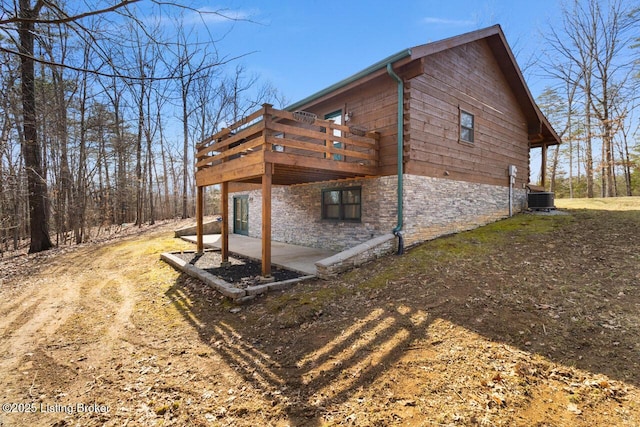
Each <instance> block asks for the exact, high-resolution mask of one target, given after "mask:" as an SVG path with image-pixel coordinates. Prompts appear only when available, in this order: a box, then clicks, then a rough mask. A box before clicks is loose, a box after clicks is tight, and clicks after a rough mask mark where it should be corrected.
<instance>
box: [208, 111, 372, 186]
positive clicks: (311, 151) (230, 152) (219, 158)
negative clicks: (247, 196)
mask: <svg viewBox="0 0 640 427" xmlns="http://www.w3.org/2000/svg"><path fill="white" fill-rule="evenodd" d="M196 148H197V154H196V185H197V186H198V187H204V186H209V185H214V184H220V183H223V182H253V183H260V182H261V177H262V176H263V175H264V174H265V173H266V172H267V169H268V168H269V169H271V170H270V173H271V176H272V183H273V184H274V185H292V184H303V183H308V182H316V181H327V180H333V179H345V178H354V177H362V176H375V175H377V174H378V158H379V137H378V134H377V133H376V132H367V131H366V130H364V129H357V128H354V127H350V126H345V125H337V124H335V123H334V122H333V121H330V120H320V119H317V118H315V117H314V116H313V115H310V114H308V113H305V112H293V113H292V112H289V111H283V110H277V109H274V108H273V107H272V106H271V105H268V104H265V105H264V106H263V107H262V108H261V109H260V110H258V111H256V112H255V113H253V114H251V115H249V116H248V117H246V118H244V119H243V120H241V121H239V122H237V123H234V124H233V125H231V126H229V127H228V128H225V129H223V130H221V131H220V132H218V133H216V134H215V135H212V136H211V137H209V138H207V139H205V140H204V141H202V142H200V143H199V144H198V145H197V147H196Z"/></svg>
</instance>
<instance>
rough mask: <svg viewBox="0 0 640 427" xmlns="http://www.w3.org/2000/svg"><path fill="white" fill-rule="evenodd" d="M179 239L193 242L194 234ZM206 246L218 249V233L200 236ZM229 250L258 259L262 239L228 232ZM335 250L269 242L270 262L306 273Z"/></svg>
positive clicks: (260, 253)
mask: <svg viewBox="0 0 640 427" xmlns="http://www.w3.org/2000/svg"><path fill="white" fill-rule="evenodd" d="M181 239H183V240H186V241H188V242H192V243H195V242H196V236H181ZM202 240H203V243H204V246H205V247H206V248H214V249H220V240H221V235H220V234H205V235H203V236H202ZM229 252H233V253H236V254H238V255H242V256H245V257H247V258H252V259H255V260H260V259H261V258H262V241H261V240H260V239H256V238H253V237H247V236H243V235H240V234H229ZM335 254H336V252H333V251H329V250H326V249H318V248H308V247H306V246H298V245H292V244H288V243H281V242H273V241H272V242H271V263H272V264H273V265H275V266H278V267H283V268H286V269H289V270H294V271H298V272H300V273H303V274H306V275H313V276H315V275H316V265H315V264H316V262H318V261H320V260H323V259H325V258H328V257H330V256H333V255H335Z"/></svg>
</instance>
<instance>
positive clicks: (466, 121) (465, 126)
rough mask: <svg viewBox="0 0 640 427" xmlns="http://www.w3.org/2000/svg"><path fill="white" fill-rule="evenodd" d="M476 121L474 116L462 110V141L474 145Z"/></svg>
mask: <svg viewBox="0 0 640 427" xmlns="http://www.w3.org/2000/svg"><path fill="white" fill-rule="evenodd" d="M474 121H475V120H474V118H473V114H471V113H467V112H466V111H464V110H460V141H463V142H470V143H472V144H473V140H474V135H473V128H474V126H473V125H474Z"/></svg>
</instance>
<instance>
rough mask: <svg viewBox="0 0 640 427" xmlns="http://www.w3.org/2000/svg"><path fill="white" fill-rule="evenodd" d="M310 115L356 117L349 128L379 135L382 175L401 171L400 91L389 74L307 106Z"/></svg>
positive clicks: (304, 107) (305, 109) (379, 173)
mask: <svg viewBox="0 0 640 427" xmlns="http://www.w3.org/2000/svg"><path fill="white" fill-rule="evenodd" d="M302 109H303V110H304V111H308V112H311V113H314V114H316V115H318V117H324V115H325V114H328V113H331V112H333V111H337V110H342V114H343V116H344V114H345V111H346V112H349V114H350V116H351V117H352V119H351V121H349V123H348V125H350V126H353V125H358V126H362V127H363V128H365V129H367V130H370V131H376V132H378V134H379V135H380V139H379V142H380V145H379V150H380V151H379V171H378V175H392V174H394V173H395V171H396V168H397V162H396V151H397V146H396V143H397V138H396V135H397V123H396V122H397V115H398V110H397V87H396V83H395V82H394V81H393V80H392V79H391V77H389V76H388V75H387V74H383V75H381V76H379V77H376V78H374V79H371V80H370V81H367V82H366V83H364V84H363V85H362V86H359V87H357V88H356V89H353V90H348V91H345V92H342V93H340V94H339V95H338V96H336V97H334V98H330V99H328V100H325V101H323V102H320V103H318V104H314V105H309V106H303V107H302Z"/></svg>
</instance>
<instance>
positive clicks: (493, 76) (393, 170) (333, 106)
mask: <svg viewBox="0 0 640 427" xmlns="http://www.w3.org/2000/svg"><path fill="white" fill-rule="evenodd" d="M559 143H560V139H559V137H558V135H557V134H556V133H555V131H554V130H553V128H552V127H551V125H550V124H549V122H548V121H547V119H546V118H545V117H544V115H543V114H542V113H541V111H540V110H539V108H538V107H537V105H536V104H535V102H534V100H533V97H532V96H531V93H530V92H529V89H528V88H527V86H526V83H525V81H524V78H523V76H522V73H521V72H520V69H519V67H518V65H517V64H516V62H515V59H514V56H513V53H512V52H511V50H510V48H509V46H508V44H507V42H506V39H505V36H504V34H503V32H502V30H501V28H500V27H499V26H493V27H489V28H485V29H481V30H478V31H474V32H471V33H467V34H463V35H460V36H456V37H452V38H449V39H446V40H442V41H438V42H434V43H428V44H425V45H421V46H416V47H413V48H411V49H407V50H405V51H402V52H399V53H397V54H395V55H393V56H391V57H388V58H385V59H383V60H382V61H380V62H378V63H376V64H373V65H372V66H370V67H368V68H367V69H365V70H363V71H361V72H360V73H358V74H356V75H354V76H351V77H349V78H347V79H345V80H343V81H341V82H338V83H336V84H334V85H332V86H330V87H328V88H326V89H325V90H323V91H320V92H318V93H316V94H314V95H312V96H310V97H308V98H306V99H303V100H301V101H300V102H297V103H295V104H294V105H291V106H289V107H288V108H287V109H286V110H285V111H281V110H276V109H274V108H272V107H271V106H270V105H265V106H263V108H262V109H261V110H259V111H257V112H256V113H254V114H252V115H251V116H249V117H247V118H245V119H244V120H242V121H241V122H239V123H236V124H234V125H232V126H230V127H229V128H227V129H224V130H223V131H221V132H219V133H218V134H216V135H213V136H211V137H210V138H208V139H207V140H205V141H202V142H201V143H200V144H198V146H197V150H198V153H197V163H196V167H197V172H196V185H197V188H198V193H197V194H198V195H199V199H198V202H197V206H198V208H199V209H198V214H197V216H198V223H199V224H201V221H202V219H201V218H202V200H203V199H202V189H203V188H204V187H206V186H210V185H215V184H220V185H221V188H222V205H223V206H222V216H223V218H225V219H226V221H223V231H222V234H223V238H222V241H223V249H222V252H223V257H225V256H226V254H227V253H228V250H229V248H228V243H225V242H227V241H228V239H226V237H225V236H226V235H227V233H229V232H235V233H241V234H247V235H249V236H252V237H258V238H261V239H262V242H263V274H264V275H266V276H268V275H269V274H270V246H271V240H272V239H273V240H276V241H283V242H289V243H296V244H301V245H306V246H314V247H322V248H329V249H333V250H337V251H340V250H344V249H347V248H350V247H353V246H356V245H358V244H361V243H363V242H366V241H368V240H370V239H373V238H376V237H378V236H381V235H385V234H388V233H391V232H393V233H394V234H395V235H396V236H401V238H399V239H398V244H404V245H412V244H415V243H419V242H422V241H425V240H428V239H430V238H434V237H437V236H440V235H444V234H449V233H454V232H458V231H462V230H466V229H470V228H474V227H477V226H480V225H483V224H487V223H489V222H492V221H495V220H497V219H500V218H504V217H507V216H508V215H509V214H510V213H511V212H514V211H515V212H518V211H521V210H522V209H524V208H525V207H526V192H527V184H528V181H529V152H530V150H531V149H532V148H542V151H543V157H544V154H545V153H546V148H547V147H548V146H550V145H555V144H559ZM544 163H545V162H543V165H544ZM543 167H544V166H543ZM542 174H543V176H544V170H543V173H542ZM199 235H201V233H199ZM199 241H200V243H199V244H198V250H202V244H201V238H200V239H199Z"/></svg>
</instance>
